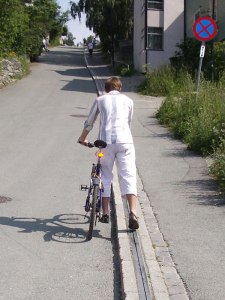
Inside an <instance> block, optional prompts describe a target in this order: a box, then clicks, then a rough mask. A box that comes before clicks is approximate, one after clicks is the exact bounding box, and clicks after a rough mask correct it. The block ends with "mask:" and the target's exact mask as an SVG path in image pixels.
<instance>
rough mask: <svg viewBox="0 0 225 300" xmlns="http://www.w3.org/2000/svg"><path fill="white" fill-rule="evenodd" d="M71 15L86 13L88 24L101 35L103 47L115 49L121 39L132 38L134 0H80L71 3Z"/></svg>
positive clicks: (77, 15)
mask: <svg viewBox="0 0 225 300" xmlns="http://www.w3.org/2000/svg"><path fill="white" fill-rule="evenodd" d="M71 4H72V5H71V16H72V17H73V18H77V17H78V18H79V19H80V18H81V12H85V13H86V25H87V27H89V28H90V29H92V30H93V32H94V33H95V34H96V35H97V36H99V38H100V40H101V42H102V45H103V48H105V50H110V51H113V50H114V47H117V46H118V43H119V40H122V39H130V38H132V32H133V0H95V1H91V0H79V2H78V3H77V4H76V3H71Z"/></svg>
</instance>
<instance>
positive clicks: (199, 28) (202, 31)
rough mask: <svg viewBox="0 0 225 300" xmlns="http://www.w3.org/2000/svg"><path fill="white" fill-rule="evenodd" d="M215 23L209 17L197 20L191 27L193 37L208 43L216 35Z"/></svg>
mask: <svg viewBox="0 0 225 300" xmlns="http://www.w3.org/2000/svg"><path fill="white" fill-rule="evenodd" d="M217 30H218V29H217V25H216V22H215V21H214V20H213V19H212V18H210V17H201V18H198V19H197V20H196V21H195V23H194V25H193V32H194V35H195V37H196V38H197V39H198V40H200V41H210V40H212V39H213V38H214V37H215V36H216V34H217Z"/></svg>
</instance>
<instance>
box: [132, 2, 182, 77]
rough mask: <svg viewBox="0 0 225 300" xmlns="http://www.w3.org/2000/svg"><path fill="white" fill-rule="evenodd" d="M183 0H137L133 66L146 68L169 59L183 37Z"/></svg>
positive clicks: (140, 68)
mask: <svg viewBox="0 0 225 300" xmlns="http://www.w3.org/2000/svg"><path fill="white" fill-rule="evenodd" d="M184 2H185V1H184V0H134V41H133V45H134V52H133V54H134V67H135V69H136V70H138V71H140V72H143V71H145V69H146V67H147V68H148V69H154V68H157V67H159V66H162V65H168V64H169V63H170V61H169V59H170V57H172V56H174V53H175V51H176V50H177V48H176V44H177V43H181V42H182V41H183V39H184Z"/></svg>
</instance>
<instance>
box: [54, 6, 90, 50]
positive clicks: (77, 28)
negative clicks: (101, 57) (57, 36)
mask: <svg viewBox="0 0 225 300" xmlns="http://www.w3.org/2000/svg"><path fill="white" fill-rule="evenodd" d="M74 2H77V1H76V0H75V1H74ZM57 3H58V4H59V6H61V9H60V10H61V11H62V12H64V11H66V10H70V0H57ZM85 20H86V17H85V14H84V13H82V16H81V23H80V22H79V20H78V19H75V20H74V19H71V20H70V21H69V22H68V23H67V24H66V25H67V26H68V30H69V32H71V33H72V34H73V36H74V37H75V38H76V39H75V40H74V43H75V44H77V43H80V42H83V38H87V37H88V36H90V35H94V34H93V32H92V31H90V30H89V29H88V28H87V27H86V25H85Z"/></svg>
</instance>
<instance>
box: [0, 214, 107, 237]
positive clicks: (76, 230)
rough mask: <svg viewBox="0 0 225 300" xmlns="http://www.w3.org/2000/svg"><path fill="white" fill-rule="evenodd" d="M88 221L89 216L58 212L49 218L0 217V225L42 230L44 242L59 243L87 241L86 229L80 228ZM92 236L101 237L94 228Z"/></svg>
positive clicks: (25, 231) (32, 230)
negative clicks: (58, 213)
mask: <svg viewBox="0 0 225 300" xmlns="http://www.w3.org/2000/svg"><path fill="white" fill-rule="evenodd" d="M88 223H89V218H88V217H87V218H84V215H82V214H60V215H56V216H54V217H53V218H50V219H41V218H22V217H0V226H11V227H16V228H19V229H21V230H19V232H20V233H34V232H43V233H44V236H43V239H44V241H45V242H50V241H54V242H59V243H84V242H88V238H87V230H84V229H83V228H82V227H83V226H86V225H87V224H88ZM78 225H81V226H79V227H78ZM94 237H97V238H103V236H101V235H100V234H99V230H96V229H95V232H94Z"/></svg>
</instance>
